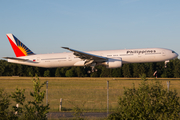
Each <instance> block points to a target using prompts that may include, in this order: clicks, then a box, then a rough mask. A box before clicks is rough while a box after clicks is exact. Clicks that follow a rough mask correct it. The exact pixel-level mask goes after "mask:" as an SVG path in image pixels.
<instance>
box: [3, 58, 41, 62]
mask: <svg viewBox="0 0 180 120" xmlns="http://www.w3.org/2000/svg"><path fill="white" fill-rule="evenodd" d="M3 58H4V59H11V60H18V61H22V62H33V63H38V62H35V61H31V60H29V59H22V58H14V57H3Z"/></svg>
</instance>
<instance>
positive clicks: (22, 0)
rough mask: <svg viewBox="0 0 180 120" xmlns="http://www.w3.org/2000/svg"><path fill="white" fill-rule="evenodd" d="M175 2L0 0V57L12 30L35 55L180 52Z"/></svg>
mask: <svg viewBox="0 0 180 120" xmlns="http://www.w3.org/2000/svg"><path fill="white" fill-rule="evenodd" d="M179 6H180V1H179V0H1V1H0V41H1V43H0V59H2V57H5V56H6V57H7V56H8V57H14V56H15V55H14V52H13V50H12V48H11V46H10V44H9V42H8V39H7V37H6V34H7V33H13V34H14V35H15V36H16V37H17V38H19V39H20V40H21V41H22V42H23V43H24V44H25V45H27V46H28V47H29V48H30V49H31V50H32V51H33V52H34V53H37V54H39V53H58V52H68V51H67V50H64V49H62V48H60V47H62V46H65V47H70V48H73V49H77V50H80V51H92V50H113V49H128V48H151V47H160V48H168V49H172V50H174V51H176V52H177V53H178V54H180V47H179V46H180V7H179Z"/></svg>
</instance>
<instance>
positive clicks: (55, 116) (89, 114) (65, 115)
mask: <svg viewBox="0 0 180 120" xmlns="http://www.w3.org/2000/svg"><path fill="white" fill-rule="evenodd" d="M73 114H74V112H50V113H48V115H47V117H48V119H50V118H51V119H60V118H73V117H75V116H74V115H73ZM81 117H83V118H86V117H88V118H89V117H102V118H105V117H107V113H106V112H85V113H83V114H82V115H81Z"/></svg>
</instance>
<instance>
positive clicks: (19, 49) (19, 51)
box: [6, 34, 34, 57]
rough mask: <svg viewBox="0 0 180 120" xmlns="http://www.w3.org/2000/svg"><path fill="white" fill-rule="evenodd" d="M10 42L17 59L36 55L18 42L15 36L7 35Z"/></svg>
mask: <svg viewBox="0 0 180 120" xmlns="http://www.w3.org/2000/svg"><path fill="white" fill-rule="evenodd" d="M6 36H7V38H8V39H9V42H10V44H11V46H12V49H13V50H14V53H15V55H16V57H21V56H28V55H34V53H33V52H32V51H31V50H30V49H29V48H28V47H26V46H25V45H24V44H23V43H22V42H21V41H20V40H18V39H17V38H16V37H15V36H14V35H13V34H6Z"/></svg>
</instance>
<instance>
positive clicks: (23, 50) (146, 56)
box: [3, 33, 178, 72]
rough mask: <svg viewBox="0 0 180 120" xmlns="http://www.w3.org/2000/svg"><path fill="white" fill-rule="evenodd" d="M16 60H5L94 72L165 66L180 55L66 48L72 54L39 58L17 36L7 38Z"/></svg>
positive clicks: (162, 50)
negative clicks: (128, 65) (134, 65)
mask: <svg viewBox="0 0 180 120" xmlns="http://www.w3.org/2000/svg"><path fill="white" fill-rule="evenodd" d="M6 36H7V38H8V40H9V42H10V44H11V46H12V48H13V50H14V53H15V55H16V57H3V58H5V59H7V61H8V62H11V63H17V64H23V65H29V66H36V67H44V68H56V67H71V66H84V67H85V66H90V67H91V68H92V70H91V72H94V70H95V69H94V67H95V66H96V65H104V66H106V68H118V67H122V64H126V63H145V62H162V61H165V65H166V64H167V62H169V60H171V59H174V58H177V56H178V54H177V53H176V52H175V51H173V50H170V49H165V48H143V49H123V50H104V51H86V52H84V51H79V50H75V49H71V48H69V47H62V48H63V49H67V50H69V51H71V52H68V53H52V54H35V53H34V52H32V51H31V50H30V49H29V48H28V47H27V46H25V45H24V44H23V43H22V42H21V41H20V40H19V39H18V38H16V37H15V36H14V35H13V34H11V33H10V34H6Z"/></svg>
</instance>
